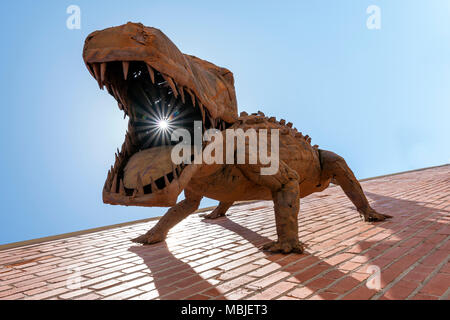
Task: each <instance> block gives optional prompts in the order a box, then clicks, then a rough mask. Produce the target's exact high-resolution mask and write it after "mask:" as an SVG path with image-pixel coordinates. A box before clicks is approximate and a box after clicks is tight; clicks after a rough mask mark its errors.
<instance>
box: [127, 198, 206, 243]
mask: <svg viewBox="0 0 450 320" xmlns="http://www.w3.org/2000/svg"><path fill="white" fill-rule="evenodd" d="M185 196H186V199H185V200H183V201H181V202H179V203H177V204H176V205H175V206H173V207H172V208H170V209H169V210H168V211H167V213H166V214H165V215H164V216H163V217H162V218H161V219H159V221H158V223H157V224H156V225H155V226H154V227H153V228H152V229H150V230H149V231H148V232H147V233H146V234H144V235H142V236H139V237H137V238H136V239H133V240H132V241H133V242H137V243H142V244H151V243H157V242H161V241H164V240H165V239H166V237H167V234H168V233H169V230H170V229H171V228H172V227H174V226H175V225H176V224H178V223H179V222H180V221H182V220H183V219H184V218H186V217H187V216H189V215H190V214H191V213H193V212H194V211H195V210H197V209H198V206H199V205H200V200H201V199H202V197H200V196H197V195H194V194H191V193H189V192H188V191H187V190H185Z"/></svg>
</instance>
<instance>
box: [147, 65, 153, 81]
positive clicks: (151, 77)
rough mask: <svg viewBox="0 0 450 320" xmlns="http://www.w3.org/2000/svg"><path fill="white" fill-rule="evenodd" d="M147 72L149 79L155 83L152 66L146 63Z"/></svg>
mask: <svg viewBox="0 0 450 320" xmlns="http://www.w3.org/2000/svg"><path fill="white" fill-rule="evenodd" d="M147 69H148V73H149V74H150V79H151V80H152V83H153V84H155V72H154V71H153V68H152V67H150V66H149V65H147Z"/></svg>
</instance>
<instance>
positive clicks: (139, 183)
mask: <svg viewBox="0 0 450 320" xmlns="http://www.w3.org/2000/svg"><path fill="white" fill-rule="evenodd" d="M136 183H137V191H138V194H140V195H144V185H143V184H142V179H141V173H140V172H139V173H138V174H137V177H136Z"/></svg>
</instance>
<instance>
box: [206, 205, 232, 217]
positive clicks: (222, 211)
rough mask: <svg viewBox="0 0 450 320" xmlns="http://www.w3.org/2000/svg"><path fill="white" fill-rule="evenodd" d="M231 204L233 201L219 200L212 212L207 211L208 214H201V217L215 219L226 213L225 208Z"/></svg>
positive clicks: (228, 207)
mask: <svg viewBox="0 0 450 320" xmlns="http://www.w3.org/2000/svg"><path fill="white" fill-rule="evenodd" d="M232 205H233V202H232V201H230V202H223V201H221V202H220V203H219V205H218V206H217V207H216V208H215V209H214V211H213V212H211V213H209V214H205V215H204V216H203V218H205V219H217V218H220V217H223V216H225V214H226V213H227V210H228V209H230V207H231V206H232Z"/></svg>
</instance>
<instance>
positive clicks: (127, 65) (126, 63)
mask: <svg viewBox="0 0 450 320" xmlns="http://www.w3.org/2000/svg"><path fill="white" fill-rule="evenodd" d="M122 68H123V77H124V79H125V80H127V78H128V69H129V68H130V62H129V61H123V62H122Z"/></svg>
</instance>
